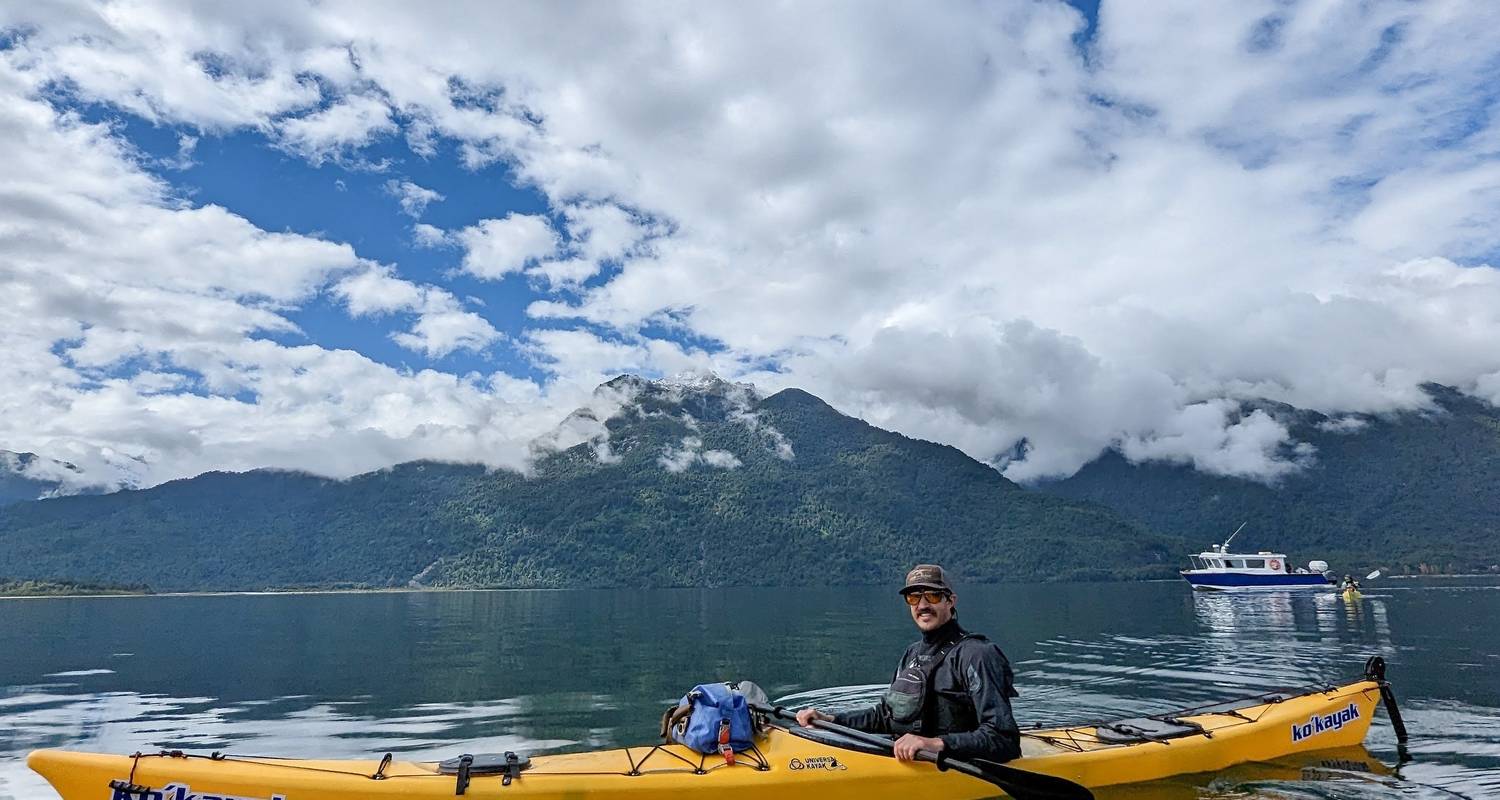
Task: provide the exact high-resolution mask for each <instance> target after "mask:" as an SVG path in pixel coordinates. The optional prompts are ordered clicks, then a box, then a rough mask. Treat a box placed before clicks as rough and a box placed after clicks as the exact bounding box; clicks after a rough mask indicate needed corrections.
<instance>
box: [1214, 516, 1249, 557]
mask: <svg viewBox="0 0 1500 800" xmlns="http://www.w3.org/2000/svg"><path fill="white" fill-rule="evenodd" d="M1249 524H1250V520H1248V519H1247V520H1245V521H1244V522H1241V523H1240V526H1239V527H1238V528H1235V529H1234V533H1231V534H1229V538H1228V539H1225V540H1224V543H1223V544H1221V545H1219V552H1222V553H1227V552H1229V543H1230V542H1232V541H1234V537H1236V536H1239V535H1240V531H1242V530H1244V529H1245V526H1246V525H1249Z"/></svg>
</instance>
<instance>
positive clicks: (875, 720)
mask: <svg viewBox="0 0 1500 800" xmlns="http://www.w3.org/2000/svg"><path fill="white" fill-rule="evenodd" d="M901 596H902V598H904V599H905V600H906V605H907V607H908V609H909V610H910V612H911V618H912V621H913V622H915V623H916V624H917V629H918V630H920V631H921V632H922V638H921V639H920V640H918V641H916V642H913V643H912V644H911V646H909V647H907V648H906V652H905V653H904V654H903V655H902V656H901V663H900V664H898V665H897V667H896V674H895V676H894V677H893V679H892V680H891V685H890V688H889V689H887V690H886V692H885V695H884V696H883V697H881V699H880V702H878V703H876V704H875V705H874V706H872V707H869V708H863V709H858V710H855V711H844V712H840V713H837V714H827V713H824V712H822V711H819V710H817V709H813V708H804V709H802V710H801V711H798V712H797V722H798V723H799V724H800V725H802V726H803V727H812V724H813V721H814V720H823V721H826V722H833V723H836V724H839V725H844V726H846V727H850V728H856V729H858V730H861V731H866V732H869V733H885V734H891V735H893V736H898V737H899V738H898V739H896V742H895V746H894V748H893V749H894V752H895V756H896V758H898V759H900V760H902V761H911V760H913V759H915V758H916V756H917V752H918V751H921V750H926V751H929V752H931V753H942V754H944V755H946V756H949V757H952V758H958V759H985V760H988V761H1009V760H1011V759H1013V758H1016V757H1017V756H1019V755H1021V731H1020V729H1019V728H1018V727H1017V725H1016V719H1015V716H1014V715H1013V714H1012V713H1011V708H1010V698H1012V697H1015V696H1016V690H1015V688H1014V686H1013V684H1014V683H1015V676H1014V674H1013V673H1012V671H1011V667H1010V662H1009V661H1008V660H1006V658H1005V654H1004V653H1003V652H1001V651H1000V647H999V645H996V644H995V643H994V642H991V641H990V640H989V639H987V638H985V637H984V636H981V635H979V634H976V633H970V632H968V631H966V630H964V629H963V628H961V627H959V625H958V620H957V619H956V616H957V613H958V608H957V603H958V596H957V595H956V594H954V593H953V587H952V586H950V585H949V584H948V578H947V575H946V574H945V573H944V572H943V568H942V567H940V566H938V565H936V564H919V565H917V566H916V567H915V568H914V569H912V571H911V572H908V573H907V574H906V585H905V586H903V587H902V589H901Z"/></svg>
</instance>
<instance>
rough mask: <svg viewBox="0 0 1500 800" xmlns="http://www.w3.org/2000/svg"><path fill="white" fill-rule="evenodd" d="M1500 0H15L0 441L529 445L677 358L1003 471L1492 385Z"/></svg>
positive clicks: (154, 454) (77, 454)
mask: <svg viewBox="0 0 1500 800" xmlns="http://www.w3.org/2000/svg"><path fill="white" fill-rule="evenodd" d="M1497 13H1500V12H1497V11H1495V10H1492V9H1489V8H1487V7H1484V6H1482V5H1476V4H1468V3H1457V2H1454V3H1445V2H1434V3H1427V4H1408V3H1402V2H1375V3H1369V4H1361V5H1359V6H1358V7H1354V6H1349V7H1340V8H1334V9H1327V10H1324V11H1321V12H1320V11H1318V10H1317V9H1312V8H1308V7H1305V6H1303V5H1299V4H1290V5H1288V4H1284V3H1278V2H1263V3H1255V2H1251V3H1243V4H1236V5H1235V6H1233V7H1231V8H1224V7H1219V8H1213V9H1210V8H1207V7H1205V6H1204V5H1203V4H1199V3H1190V2H1182V3H1149V4H1145V3H1136V2H1117V3H1116V2H1107V3H1103V4H1097V3H1074V4H1064V3H1061V2H1051V1H1038V2H1002V3H983V4H950V5H944V6H941V7H925V6H909V7H885V8H881V9H878V10H871V9H870V8H869V7H867V6H864V5H862V4H855V3H850V4H822V5H819V6H817V7H804V8H800V9H799V8H771V7H766V8H738V7H733V6H729V5H723V6H695V7H693V8H691V9H690V10H687V11H684V10H683V9H681V8H677V7H668V6H665V5H663V6H658V5H656V4H651V3H643V4H632V5H630V6H621V7H609V8H603V7H595V8H592V9H591V10H590V12H589V13H587V14H579V13H574V12H572V11H569V10H568V9H566V8H563V7H559V6H552V5H546V4H538V5H530V6H514V7H509V8H507V9H506V10H505V13H504V14H503V15H502V14H500V13H498V12H489V13H477V12H474V11H473V10H472V9H469V10H466V9H462V8H460V7H457V6H450V5H447V4H444V3H437V4H433V5H432V6H431V7H430V8H424V9H423V10H422V11H421V12H420V13H418V11H417V10H414V9H407V8H400V7H395V8H380V7H376V6H367V5H363V4H346V3H342V2H327V3H322V4H318V5H312V4H299V3H291V4H286V5H276V6H264V7H260V6H257V7H254V8H249V7H247V8H203V7H200V6H196V5H189V6H185V7H178V6H174V5H173V4H171V3H166V2H160V3H159V2H147V1H146V0H142V2H140V3H136V4H130V5H122V4H106V5H98V4H94V3H89V2H82V1H81V0H80V1H79V2H63V3H56V4H47V5H46V6H38V7H34V8H10V9H5V10H3V11H0V31H3V33H0V92H3V93H5V94H6V95H7V98H6V103H5V105H4V107H5V109H6V111H5V116H4V117H3V118H0V146H4V147H6V151H7V152H8V153H12V154H14V161H13V169H12V173H13V174H12V176H11V178H10V181H9V183H7V184H5V188H4V191H0V212H3V214H4V218H5V219H8V220H9V224H8V225H6V224H0V284H4V285H3V286H0V289H4V290H5V296H6V297H9V298H12V301H11V302H10V304H9V305H7V306H5V307H4V310H3V312H0V313H4V314H5V315H6V319H5V320H4V322H5V331H6V333H5V334H4V335H3V338H0V348H3V349H4V352H5V354H6V355H7V356H8V358H7V359H6V360H5V364H6V366H5V369H6V370H7V373H6V374H5V375H4V377H5V381H3V383H4V385H5V386H6V387H7V388H5V389H3V390H0V408H3V409H4V412H5V413H4V414H3V415H0V419H3V420H4V421H3V422H0V449H11V450H28V451H33V452H38V453H41V454H43V455H48V456H50V457H54V458H59V459H64V460H69V461H73V462H75V463H78V464H80V465H82V466H83V467H84V468H85V471H86V472H87V473H88V474H89V475H90V476H91V478H90V479H91V480H97V481H100V482H106V483H111V484H114V483H120V482H125V483H135V484H141V485H145V484H151V483H155V482H158V481H160V480H165V479H169V478H172V477H178V476H182V475H190V474H194V473H195V472H197V471H201V470H204V469H214V468H227V469H249V468H255V467H261V466H276V467H286V468H298V469H309V470H313V471H316V472H320V473H323V474H330V475H348V474H353V473H355V472H358V471H362V470H367V469H374V468H378V467H380V466H384V465H387V464H390V463H395V462H398V461H402V460H408V459H411V458H439V459H448V460H455V461H481V462H484V463H488V464H491V465H494V466H497V467H507V468H518V469H524V468H525V467H526V465H527V464H528V463H529V460H530V459H531V458H532V457H533V454H534V453H535V452H536V445H535V442H536V441H537V437H539V436H542V437H554V436H555V435H556V431H555V430H554V428H555V426H556V424H557V422H558V421H559V420H561V419H562V418H563V417H565V416H566V415H567V413H568V412H569V411H571V410H572V409H574V408H576V407H578V406H580V405H589V404H595V405H598V406H599V410H600V413H605V414H607V413H608V412H609V408H610V407H611V405H610V404H611V403H616V402H618V401H619V398H600V397H598V396H596V395H595V394H594V387H595V386H597V385H598V384H599V383H601V382H602V381H603V380H606V379H608V378H609V377H612V376H613V375H615V374H618V373H621V372H634V373H640V374H644V375H648V376H664V375H672V374H675V373H679V372H683V371H687V372H705V371H707V372H714V373H717V374H720V375H723V376H725V377H728V378H732V379H735V380H740V381H745V382H749V383H753V384H755V385H756V386H758V387H759V388H760V389H761V390H762V391H774V390H775V389H778V388H782V387H785V386H799V387H802V388H806V389H808V390H810V391H813V392H815V393H817V394H818V395H819V396H821V397H824V398H825V399H827V400H828V401H829V402H831V403H833V404H834V405H835V406H836V407H838V408H840V409H841V410H844V411H846V412H847V413H851V414H855V415H859V416H862V417H864V418H865V419H868V420H870V421H871V422H874V423H875V424H878V425H882V426H884V427H887V428H891V429H894V430H899V431H901V432H903V433H908V434H910V435H914V436H920V437H923V438H927V439H933V440H937V441H943V442H948V443H952V444H954V445H956V446H959V447H961V448H963V449H964V450H965V451H966V452H969V453H970V454H971V455H974V456H976V457H979V458H982V459H991V458H995V457H997V456H998V455H1000V454H1004V453H1008V452H1011V451H1012V450H1013V449H1014V447H1015V445H1016V443H1017V442H1019V441H1022V440H1024V441H1026V442H1027V443H1028V444H1029V446H1030V448H1031V449H1030V450H1029V453H1028V456H1027V458H1026V459H1024V460H1023V461H1008V462H1005V463H1004V464H1003V465H1002V466H1003V469H1004V470H1005V473H1006V474H1007V475H1008V476H1010V477H1013V478H1016V479H1018V480H1029V479H1033V478H1037V477H1042V476H1048V475H1064V474H1068V473H1069V472H1071V471H1072V470H1075V469H1077V468H1078V467H1079V466H1081V465H1082V464H1084V463H1087V461H1088V460H1090V459H1092V458H1094V457H1097V455H1098V454H1099V453H1100V452H1103V451H1104V450H1105V449H1107V448H1115V449H1119V450H1122V451H1124V452H1126V453H1127V454H1129V455H1131V457H1134V458H1146V459H1162V460H1168V461H1174V462H1178V463H1186V464H1190V465H1192V466H1194V467H1196V468H1198V469H1202V470H1206V471H1210V472H1214V473H1216V474H1225V475H1232V476H1237V477H1243V478H1246V479H1251V480H1274V479H1275V477H1276V476H1278V475H1280V474H1284V473H1285V472H1286V471H1288V470H1294V469H1298V468H1300V467H1299V462H1296V461H1293V460H1288V458H1287V457H1286V454H1287V453H1289V452H1294V451H1295V450H1296V445H1297V443H1296V442H1295V441H1292V440H1291V438H1290V434H1289V433H1288V431H1287V429H1286V427H1285V426H1283V425H1281V424H1280V423H1279V422H1277V421H1276V420H1274V419H1270V418H1242V417H1241V416H1240V415H1238V414H1236V413H1234V409H1235V408H1236V404H1237V403H1238V402H1239V401H1240V400H1243V399H1248V398H1254V397H1268V398H1271V399H1276V400H1280V401H1284V402H1288V403H1292V404H1294V405H1299V406H1303V407H1308V408H1316V409H1318V410H1322V411H1324V412H1327V413H1330V414H1334V415H1341V414H1365V413H1383V412H1387V411H1393V410H1400V409H1410V408H1418V407H1421V406H1423V405H1424V404H1425V403H1426V402H1427V400H1426V397H1425V395H1424V393H1423V392H1422V391H1421V390H1420V386H1421V384H1422V383H1423V382H1424V381H1437V382H1441V383H1446V384H1451V385H1454V386H1457V387H1459V388H1460V389H1461V390H1463V391H1467V392H1470V393H1472V394H1474V395H1475V396H1479V397H1485V398H1488V399H1492V400H1493V399H1500V353H1497V349H1496V348H1495V347H1494V346H1493V342H1494V341H1497V340H1500V316H1497V314H1500V312H1497V309H1500V278H1497V272H1496V270H1495V269H1494V266H1493V264H1494V262H1495V259H1496V254H1497V253H1500V244H1497V241H1496V237H1495V235H1494V233H1493V231H1494V230H1496V229H1497V225H1496V223H1500V193H1497V190H1496V188H1495V187H1496V186H1500V157H1497V154H1500V129H1497V126H1496V122H1495V120H1496V115H1495V113H1494V112H1495V109H1496V105H1497V103H1500V95H1497V93H1496V91H1495V89H1494V87H1495V86H1496V85H1500V81H1497V80H1496V78H1497V75H1496V73H1497V72H1500V47H1497V45H1496V43H1495V42H1494V41H1492V38H1493V37H1487V36H1485V35H1484V32H1486V31H1490V30H1494V29H1495V24H1496V23H1497V22H1500V19H1497V18H1496V15H1497ZM403 193H404V195H403ZM433 193H435V194H433ZM403 196H404V197H405V203H406V206H405V207H403ZM439 196H440V197H439ZM550 440H551V439H549V441H550Z"/></svg>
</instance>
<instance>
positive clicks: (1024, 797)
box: [751, 705, 1094, 800]
mask: <svg viewBox="0 0 1500 800" xmlns="http://www.w3.org/2000/svg"><path fill="white" fill-rule="evenodd" d="M751 708H752V709H754V710H756V711H759V712H761V713H763V714H769V715H771V716H773V717H779V718H781V719H789V720H795V719H796V718H797V715H796V714H794V713H792V712H790V711H787V710H786V709H784V708H782V707H780V706H776V707H774V708H772V707H768V706H762V705H751ZM813 726H814V727H817V728H822V729H823V730H827V731H832V732H833V733H837V734H841V735H843V736H847V737H849V738H850V739H856V740H858V741H861V742H866V743H868V744H873V745H877V746H879V747H881V748H887V749H889V748H892V747H894V744H895V743H894V742H892V741H891V740H890V739H888V738H886V737H884V736H876V735H874V734H870V733H866V732H864V731H861V730H856V729H854V728H850V727H847V726H844V725H839V724H837V723H834V722H828V721H827V720H821V719H814V720H813ZM917 760H918V761H927V762H931V763H933V764H936V765H937V768H938V769H940V770H950V769H951V770H953V771H954V772H959V773H962V774H964V775H968V776H969V777H971V778H978V779H980V780H982V781H988V782H989V783H993V784H994V785H996V786H998V787H1000V788H1001V789H1003V790H1004V791H1005V793H1006V794H1008V795H1010V796H1011V797H1013V798H1015V800H1094V793H1093V792H1091V791H1089V790H1088V788H1087V787H1085V786H1082V785H1080V784H1077V783H1074V782H1072V781H1070V780H1068V779H1066V778H1059V777H1057V776H1055V775H1044V774H1042V773H1040V772H1028V771H1027V770H1024V769H1016V768H1015V767H1010V766H1006V765H1005V764H1001V763H998V762H993V761H986V762H985V766H984V767H983V768H981V767H977V766H975V765H973V764H970V763H968V762H967V761H959V760H957V759H953V758H949V757H947V756H945V755H943V754H942V753H934V752H932V751H930V750H918V751H917Z"/></svg>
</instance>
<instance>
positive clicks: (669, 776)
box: [28, 680, 1380, 800]
mask: <svg viewBox="0 0 1500 800" xmlns="http://www.w3.org/2000/svg"><path fill="white" fill-rule="evenodd" d="M1379 699H1380V685H1379V684H1378V683H1376V682H1375V681H1373V680H1362V681H1358V682H1355V683H1350V684H1345V685H1342V686H1331V687H1324V688H1319V689H1312V690H1300V691H1299V692H1283V693H1275V694H1269V695H1262V696H1260V697H1257V698H1250V699H1248V700H1241V701H1237V702H1233V703H1222V704H1218V705H1215V706H1206V707H1202V708H1198V709H1189V710H1186V711H1182V712H1178V713H1177V714H1173V715H1155V716H1152V717H1142V718H1138V719H1135V720H1117V721H1114V722H1107V723H1091V724H1088V725H1076V726H1071V727H1063V728H1047V729H1027V730H1025V731H1023V737H1022V757H1021V758H1019V759H1016V760H1015V761H1012V762H1009V764H1008V766H1010V767H1014V768H1016V769H1022V770H1028V771H1032V772H1040V773H1046V774H1049V775H1055V776H1058V777H1061V778H1066V779H1068V780H1071V781H1074V782H1077V783H1080V784H1083V785H1084V786H1088V787H1091V788H1092V787H1100V786H1110V785H1115V784H1122V783H1136V782H1141V781H1150V780H1156V779H1160V778H1165V777H1169V776H1172V775H1182V774H1187V773H1193V772H1204V771H1212V770H1221V769H1224V768H1226V767H1229V766H1232V765H1235V764H1241V763H1245V762H1250V761H1270V760H1273V759H1276V758H1279V757H1283V756H1287V755H1292V754H1296V753H1301V752H1307V751H1313V750H1324V749H1330V748H1339V747H1349V746H1352V745H1357V744H1359V743H1360V742H1362V741H1363V740H1364V738H1365V735H1366V733H1367V732H1368V730H1369V727H1370V723H1371V719H1372V716H1373V714H1374V710H1375V706H1376V704H1377V703H1378V702H1379ZM834 738H835V739H836V737H834ZM28 764H30V766H31V767H32V768H33V769H35V770H36V771H37V772H39V773H41V774H42V775H43V776H44V777H45V778H46V779H47V780H48V781H49V782H50V783H51V784H52V785H53V787H55V788H56V789H57V791H58V793H59V794H60V795H61V796H62V797H63V798H64V800H94V799H95V798H105V797H108V798H110V800H188V798H191V797H193V796H195V795H196V796H198V797H199V798H202V797H205V796H217V797H221V798H224V800H246V799H257V800H277V799H278V798H279V799H280V800H354V798H380V797H406V798H438V797H453V796H455V793H456V788H457V786H456V781H457V779H456V778H455V776H453V775H449V774H441V773H439V772H438V769H437V765H436V764H430V763H417V762H401V761H395V762H392V763H389V764H387V765H385V766H384V768H382V766H381V763H380V762H378V761H375V760H369V761H334V760H295V759H269V758H249V757H239V756H220V757H210V756H191V755H184V754H181V753H164V754H151V755H137V756H122V755H98V754H89V753H76V752H67V751H60V750H39V751H37V752H35V753H32V754H31V756H30V758H29V759H28ZM376 775H379V777H378V778H376V777H374V776H376ZM111 782H114V784H113V786H112V785H111ZM127 785H133V786H134V787H144V788H145V791H144V792H131V791H127V790H126V789H125V788H122V787H126V786H127ZM108 792H112V794H107V793H108ZM768 793H772V794H774V796H776V797H785V798H794V799H795V798H806V799H807V800H813V799H814V798H816V800H840V799H841V798H859V800H873V799H874V798H881V797H906V796H912V795H916V794H927V795H939V794H940V795H941V796H943V797H949V798H957V799H959V800H962V799H964V798H975V799H977V798H985V797H995V796H997V795H999V794H1000V791H999V789H997V788H996V787H995V785H994V784H991V783H989V782H987V781H983V780H980V779H978V778H974V777H970V776H967V775H962V774H959V773H957V772H953V771H941V772H940V771H939V770H938V769H937V768H936V767H935V766H934V765H932V764H928V763H901V762H898V761H896V760H895V759H894V758H891V757H890V756H889V755H880V754H874V753H870V752H859V751H856V750H852V749H847V748H845V747H842V746H840V745H839V743H838V742H837V741H834V740H831V739H829V738H828V737H818V736H816V735H813V736H809V735H808V732H806V731H802V730H798V731H797V732H796V733H795V734H794V733H792V732H789V731H788V730H785V729H783V728H775V727H773V728H772V729H770V731H769V732H768V733H767V735H766V736H765V737H763V738H761V739H760V740H758V742H757V746H756V749H755V750H752V751H749V752H745V753H741V754H739V755H738V757H737V759H736V764H735V765H733V766H730V765H728V764H725V763H724V759H723V758H721V757H719V756H717V755H713V756H705V755H701V754H699V753H696V752H693V751H691V750H688V749H687V748H684V747H681V746H678V745H667V746H659V747H650V746H647V747H630V748H622V749H616V750H601V751H594V752H584V753H565V754H559V755H547V756H536V757H534V758H532V759H531V764H530V766H529V768H527V769H525V770H524V771H522V772H520V773H519V775H518V776H517V777H515V778H514V779H513V780H509V781H507V780H505V778H504V777H503V776H500V775H484V776H478V775H476V776H474V777H473V778H472V779H471V782H470V784H469V786H468V787H467V789H466V792H465V794H466V795H467V796H471V797H476V798H502V797H509V796H513V795H514V796H520V797H527V798H557V799H558V800H561V798H567V797H578V796H580V795H595V794H598V795H616V796H628V797H647V796H649V797H672V796H682V795H689V794H691V795H699V796H709V795H712V796H715V797H730V798H749V797H763V796H765V795H767V794H768Z"/></svg>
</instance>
